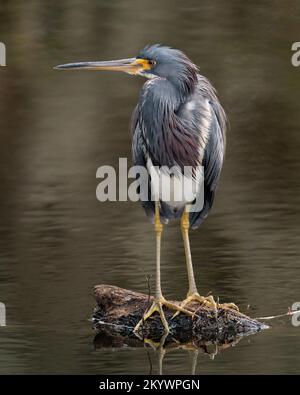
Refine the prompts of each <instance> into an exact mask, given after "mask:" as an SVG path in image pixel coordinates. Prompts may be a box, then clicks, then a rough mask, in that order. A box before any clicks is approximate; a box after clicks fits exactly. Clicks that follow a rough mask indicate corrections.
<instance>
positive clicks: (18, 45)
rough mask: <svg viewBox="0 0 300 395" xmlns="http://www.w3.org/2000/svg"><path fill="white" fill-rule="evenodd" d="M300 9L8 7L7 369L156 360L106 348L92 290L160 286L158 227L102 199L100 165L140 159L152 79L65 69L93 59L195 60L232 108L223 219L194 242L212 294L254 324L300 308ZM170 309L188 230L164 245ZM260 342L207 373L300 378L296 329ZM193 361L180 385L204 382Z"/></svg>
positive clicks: (106, 369)
mask: <svg viewBox="0 0 300 395" xmlns="http://www.w3.org/2000/svg"><path fill="white" fill-rule="evenodd" d="M299 11H300V5H299V3H298V2H296V1H291V2H287V3H284V2H282V1H273V2H271V1H259V2H251V4H250V3H249V4H246V3H242V2H240V1H231V2H225V1H214V2H210V1H208V0H207V1H201V2H199V1H189V0H186V1H185V2H181V1H165V2H160V3H159V4H157V5H156V6H153V5H152V4H151V3H149V2H148V1H145V0H139V1H137V0H136V1H130V2H129V1H112V2H105V1H96V0H94V1H81V0H79V1H76V2H71V1H66V2H63V3H62V2H59V1H40V2H38V1H33V0H29V1H27V2H26V3H25V2H20V1H10V2H8V1H6V2H2V3H1V5H0V41H2V42H4V43H5V44H6V46H7V67H6V68H1V69H0V89H1V95H0V301H2V302H4V303H5V304H6V308H7V326H6V327H0V373H92V374H101V373H118V374H124V373H148V372H149V369H150V365H149V356H150V358H151V360H152V363H153V371H154V372H155V371H157V359H158V355H157V353H155V352H154V351H149V355H148V354H147V351H146V350H145V349H143V348H140V349H131V348H124V349H110V348H106V349H99V348H96V347H95V345H94V342H93V339H94V336H95V333H94V331H93V330H92V328H91V323H90V321H89V319H90V316H91V313H92V309H93V307H94V301H93V297H92V292H91V291H92V287H93V286H94V285H95V284H100V283H110V284H115V285H119V286H122V287H128V288H131V289H135V290H137V291H145V290H146V289H147V284H146V280H145V275H146V274H152V275H153V274H154V235H153V229H152V226H151V224H150V223H148V222H147V219H146V217H145V215H144V213H143V211H142V209H141V207H140V206H139V204H138V203H127V202H120V203H99V202H98V201H97V200H96V197H95V190H96V186H97V180H96V178H95V174H96V169H97V168H98V166H100V165H104V164H110V165H114V166H116V165H117V164H118V158H119V157H129V158H130V157H131V153H130V147H131V139H130V133H129V130H128V124H129V120H130V114H131V111H132V109H133V107H134V105H135V103H136V100H137V97H138V92H139V89H140V88H141V86H142V83H143V80H142V79H141V78H139V77H138V78H134V77H131V76H128V75H118V74H114V73H111V74H110V73H106V74H101V75H100V74H99V73H96V72H90V73H81V72H78V73H77V72H74V73H62V72H56V71H53V70H52V66H54V65H56V64H59V63H65V62H70V61H76V60H97V59H98V60H100V59H114V58H122V57H130V56H134V55H135V54H136V53H137V51H138V50H139V49H140V48H142V47H143V46H144V45H146V44H148V43H156V42H162V43H166V44H168V45H171V46H174V47H178V48H180V49H183V50H184V51H185V52H186V53H187V54H188V55H189V56H190V57H191V58H192V59H193V60H194V62H196V63H197V64H198V65H199V66H200V69H201V72H202V73H203V74H204V75H206V76H207V77H209V78H210V79H211V81H212V82H213V83H214V85H215V86H216V87H217V89H218V92H219V95H220V97H221V99H222V103H223V104H224V107H225V108H226V110H227V113H228V116H229V119H230V124H231V130H230V132H229V134H228V149H227V156H226V163H225V166H224V171H223V173H222V179H221V185H220V188H219V191H218V195H217V200H216V204H215V207H214V210H213V211H212V213H211V215H210V216H209V218H208V219H207V221H206V222H205V223H204V225H203V226H202V227H201V229H199V230H197V231H194V232H193V233H192V235H191V243H192V252H193V259H194V266H195V270H196V278H197V283H198V285H199V289H200V291H201V292H202V293H203V294H206V293H207V292H209V291H210V290H211V291H212V292H213V294H214V295H215V296H219V297H220V299H221V300H222V301H234V302H235V303H237V304H238V305H240V307H241V309H242V310H245V309H246V306H247V305H250V314H251V315H252V316H254V317H257V316H266V315H272V314H280V313H284V312H286V311H287V308H288V306H291V305H292V304H293V303H294V302H296V301H300V287H299V282H300V269H299V261H300V243H299V237H300V235H299V223H300V209H299V195H300V178H299V174H300V158H299V152H300V134H299V125H300V93H299V92H300V67H299V68H295V67H293V66H292V65H291V61H290V58H291V50H290V49H291V45H292V43H293V42H295V41H299V37H300V28H299V18H298V15H299ZM163 237H164V239H163V253H162V269H163V272H162V276H163V289H164V293H165V295H166V296H167V297H172V298H178V299H180V298H183V297H184V295H185V293H186V289H187V278H186V271H185V263H184V254H183V248H182V243H181V239H180V232H179V227H178V224H176V223H174V224H171V225H170V226H168V227H167V228H166V229H165V232H164V235H163ZM271 323H272V329H270V330H268V331H265V332H263V333H260V334H258V335H255V336H252V337H248V338H245V339H243V340H242V341H241V342H240V343H239V344H238V345H236V346H235V347H231V348H228V349H226V350H224V351H223V352H220V353H219V354H218V355H217V356H216V357H215V358H214V359H213V360H212V359H211V358H209V357H208V356H207V354H205V353H203V352H201V351H199V356H198V363H197V368H196V372H197V373H224V374H225V373H299V370H300V327H293V326H292V324H291V320H290V319H289V318H281V319H278V320H274V321H272V322H271ZM191 359H192V355H191V353H190V352H189V351H187V350H175V351H172V352H168V353H167V355H166V357H165V359H164V365H163V371H164V373H189V372H190V370H191Z"/></svg>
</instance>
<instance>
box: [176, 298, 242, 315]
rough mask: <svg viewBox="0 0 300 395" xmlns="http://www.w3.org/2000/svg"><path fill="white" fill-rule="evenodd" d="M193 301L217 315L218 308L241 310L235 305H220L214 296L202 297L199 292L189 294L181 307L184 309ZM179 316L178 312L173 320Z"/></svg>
mask: <svg viewBox="0 0 300 395" xmlns="http://www.w3.org/2000/svg"><path fill="white" fill-rule="evenodd" d="M193 301H196V302H199V303H200V304H201V305H202V306H204V307H208V308H210V309H212V310H213V311H214V312H215V313H217V310H218V308H221V309H232V310H236V311H239V308H238V307H237V305H235V304H234V303H222V304H219V303H217V302H216V301H215V299H214V297H213V296H212V295H209V296H201V295H200V294H198V292H195V293H192V294H188V295H187V297H186V299H184V301H183V302H181V304H180V306H181V307H183V308H184V307H185V306H186V305H188V304H189V303H190V302H193ZM177 315H178V312H176V313H175V314H174V315H173V317H172V319H173V318H175V317H176V316H177Z"/></svg>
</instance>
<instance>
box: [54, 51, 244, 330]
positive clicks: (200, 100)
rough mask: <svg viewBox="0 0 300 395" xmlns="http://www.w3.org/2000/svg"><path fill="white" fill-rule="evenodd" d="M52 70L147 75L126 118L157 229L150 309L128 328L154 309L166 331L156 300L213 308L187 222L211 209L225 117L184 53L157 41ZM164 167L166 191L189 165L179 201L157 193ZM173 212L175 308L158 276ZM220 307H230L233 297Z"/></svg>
mask: <svg viewBox="0 0 300 395" xmlns="http://www.w3.org/2000/svg"><path fill="white" fill-rule="evenodd" d="M56 68H58V69H77V70H81V69H86V70H116V71H125V72H127V73H129V74H134V75H141V76H144V77H146V78H148V81H147V82H146V83H145V84H144V86H143V88H142V91H141V94H140V99H139V102H138V104H137V106H136V108H135V110H134V113H133V117H132V131H133V143H132V149H133V162H134V164H135V165H138V166H143V167H144V168H146V169H147V172H148V173H149V174H150V175H151V177H150V178H148V181H147V184H148V185H147V184H146V186H148V188H147V189H148V194H149V199H148V201H143V202H142V204H143V206H144V208H145V210H146V212H147V214H148V215H149V216H150V217H151V218H152V219H153V222H154V226H155V232H156V291H155V297H154V302H153V304H152V306H151V308H150V309H149V310H148V311H147V312H146V314H145V316H144V317H143V320H141V321H140V322H139V323H138V325H137V326H136V327H135V332H138V331H139V329H140V327H141V325H142V323H143V322H144V320H146V319H148V318H149V317H150V316H151V315H152V314H153V313H154V312H155V311H157V312H158V313H159V314H160V317H161V320H162V323H163V326H164V328H165V331H166V332H169V325H168V322H167V320H166V318H165V315H164V311H163V306H166V307H168V308H169V309H173V310H175V311H177V313H176V314H178V312H181V313H185V314H190V315H192V313H191V312H190V311H189V310H187V309H186V308H185V306H186V305H188V303H189V302H190V301H193V300H196V301H199V302H200V303H201V304H206V305H207V306H209V307H212V308H213V309H214V310H216V308H217V307H216V306H217V305H216V302H215V301H214V298H213V297H212V296H208V297H204V296H201V295H200V294H199V293H198V291H197V286H196V281H195V278H194V271H193V265H192V258H191V251H190V243H189V229H190V227H193V228H196V227H197V226H199V225H200V224H201V223H202V222H203V220H204V219H205V218H206V217H207V215H208V212H209V211H210V209H211V207H212V204H213V201H214V197H215V192H216V188H217V185H218V181H219V177H220V172H221V169H222V164H223V159H224V152H225V129H226V116H225V112H224V110H223V108H222V106H221V104H220V102H219V100H218V98H217V96H216V92H215V90H214V88H213V87H212V85H211V84H210V82H209V81H208V80H207V79H206V78H205V77H203V76H202V75H200V74H199V72H198V68H197V66H195V64H194V63H193V62H192V61H191V60H190V59H189V58H188V57H187V56H186V55H185V54H184V53H183V52H181V51H179V50H176V49H172V48H169V47H165V46H162V45H152V46H147V47H146V48H144V49H143V50H142V51H141V52H140V53H139V54H138V56H136V57H135V58H130V59H122V60H117V61H108V62H80V63H69V64H65V65H61V66H57V67H56ZM164 166H166V167H167V168H169V169H170V168H173V167H174V166H176V169H177V173H176V174H173V177H171V178H172V180H173V181H172V184H170V190H171V189H172V192H173V193H174V191H176V188H177V189H178V188H179V186H178V183H177V179H180V174H181V173H183V172H184V168H185V167H187V166H188V167H190V168H191V169H192V170H191V172H190V173H189V174H188V175H187V176H186V178H190V179H191V180H193V181H194V187H195V186H196V189H193V188H191V189H188V191H187V192H188V193H187V195H184V197H183V198H182V199H181V200H180V199H179V200H176V199H164V198H163V196H162V195H160V191H157V190H156V188H157V184H155V183H154V182H153V178H155V177H156V176H157V175H158V176H159V178H160V180H162V182H165V178H164V177H166V175H168V176H170V174H169V173H168V171H167V174H166V170H165V169H164V168H163V167H164ZM199 166H203V168H204V202H203V205H202V206H201V207H200V208H199V210H196V211H195V210H194V211H191V209H190V207H191V205H192V204H193V202H194V200H195V199H196V198H197V194H199V193H200V192H201V188H200V186H199V185H198V181H197V180H198V178H197V177H196V176H197V172H198V168H199ZM153 169H155V171H154V173H153ZM178 172H179V173H178ZM201 185H203V182H202V183H201ZM141 188H143V186H142V185H141ZM197 188H198V189H197ZM145 189H146V188H145ZM152 192H154V193H153V194H152ZM153 196H154V200H151V199H152V197H153ZM177 217H181V220H180V225H181V232H182V237H183V242H184V250H185V255H186V264H187V273H188V280H189V290H188V293H187V297H186V299H185V300H184V301H183V302H182V304H181V305H180V306H178V305H176V304H174V303H171V302H169V301H167V300H166V299H165V298H164V297H163V294H162V290H161V280H160V250H161V234H162V230H163V225H162V222H167V221H168V220H169V219H172V218H177ZM222 307H223V308H235V309H237V307H236V306H235V305H234V304H232V303H230V304H223V305H222Z"/></svg>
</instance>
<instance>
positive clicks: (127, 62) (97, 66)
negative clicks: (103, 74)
mask: <svg viewBox="0 0 300 395" xmlns="http://www.w3.org/2000/svg"><path fill="white" fill-rule="evenodd" d="M141 60H142V59H136V58H130V59H121V60H110V61H107V62H79V63H67V64H61V65H59V66H56V67H54V68H55V69H59V70H71V69H76V70H113V71H124V72H125V73H129V74H137V73H138V72H139V71H141V70H144V69H145V63H144V62H141Z"/></svg>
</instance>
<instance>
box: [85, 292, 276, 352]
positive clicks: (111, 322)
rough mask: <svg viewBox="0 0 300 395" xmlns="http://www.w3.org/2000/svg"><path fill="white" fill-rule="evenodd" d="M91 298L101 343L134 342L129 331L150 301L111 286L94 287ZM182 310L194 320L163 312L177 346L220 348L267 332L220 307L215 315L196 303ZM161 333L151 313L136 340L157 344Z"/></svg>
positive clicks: (250, 319)
mask: <svg viewBox="0 0 300 395" xmlns="http://www.w3.org/2000/svg"><path fill="white" fill-rule="evenodd" d="M94 297H95V299H96V302H97V306H96V308H95V310H94V313H93V324H94V327H95V328H96V329H98V330H99V331H100V332H101V333H102V334H104V333H105V334H106V336H105V339H106V340H105V342H107V339H110V341H111V342H112V344H113V342H114V340H113V339H114V338H117V339H119V340H120V339H123V340H124V339H127V341H128V339H132V340H133V339H134V340H133V341H136V339H137V337H136V335H135V334H134V332H133V329H134V327H135V325H136V324H137V323H138V322H139V320H140V319H141V318H142V317H143V314H144V313H145V311H146V310H147V309H148V308H149V306H150V305H151V302H152V301H153V297H151V296H148V295H145V294H142V293H138V292H134V291H129V290H126V289H122V288H119V287H116V286H113V285H97V286H96V287H95V288H94ZM174 303H178V304H179V303H180V302H175V301H174ZM186 308H187V309H189V310H191V311H192V312H194V316H187V315H185V314H179V315H178V316H176V317H175V318H173V319H172V316H173V314H174V311H170V310H168V309H165V310H164V311H165V316H166V319H167V321H168V324H169V328H170V335H169V337H168V338H169V339H170V340H169V341H171V340H173V341H174V340H175V342H176V343H177V342H179V343H181V344H184V343H190V342H195V341H196V342H200V343H201V344H204V343H207V342H210V343H216V344H219V345H222V344H227V343H232V342H234V341H236V340H237V339H240V338H241V337H243V336H246V335H250V334H254V333H257V332H259V331H261V330H263V329H267V328H268V326H267V325H265V324H263V323H261V322H259V321H257V320H255V319H252V318H250V317H248V316H246V315H245V314H242V313H240V312H238V311H236V310H232V309H224V308H222V307H221V306H219V307H218V311H217V314H216V313H215V312H214V311H213V310H212V309H210V308H208V307H205V306H203V305H201V304H200V303H198V302H192V303H190V304H189V305H187V306H186ZM163 333H164V331H163V326H162V324H161V321H160V318H159V316H158V314H157V313H155V314H154V315H153V316H152V317H151V318H150V319H148V320H147V321H145V322H144V325H143V326H142V327H141V330H140V333H139V336H140V337H141V338H147V339H153V340H156V341H157V340H159V339H160V338H161V337H162V336H163ZM113 334H115V335H116V336H115V337H114V335H113ZM103 339H104V337H103ZM132 340H131V342H132ZM98 341H99V336H98ZM100 341H101V340H100ZM129 342H130V340H129ZM106 346H108V344H106Z"/></svg>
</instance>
